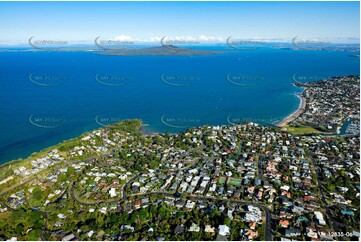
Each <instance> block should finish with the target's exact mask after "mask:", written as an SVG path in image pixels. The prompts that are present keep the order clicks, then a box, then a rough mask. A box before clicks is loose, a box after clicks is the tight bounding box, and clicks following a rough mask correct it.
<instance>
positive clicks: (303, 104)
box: [277, 94, 307, 127]
mask: <svg viewBox="0 0 361 242" xmlns="http://www.w3.org/2000/svg"><path fill="white" fill-rule="evenodd" d="M295 96H296V97H298V98H299V99H300V105H299V106H298V108H297V110H296V111H294V112H293V113H291V114H290V115H288V116H287V117H286V118H284V119H283V120H282V121H281V122H279V123H278V124H277V126H278V127H284V126H286V125H287V124H288V123H289V122H291V121H293V120H295V119H296V118H297V117H298V116H299V115H300V114H301V113H302V112H303V111H304V110H305V108H306V104H307V103H306V98H304V97H303V96H302V94H295Z"/></svg>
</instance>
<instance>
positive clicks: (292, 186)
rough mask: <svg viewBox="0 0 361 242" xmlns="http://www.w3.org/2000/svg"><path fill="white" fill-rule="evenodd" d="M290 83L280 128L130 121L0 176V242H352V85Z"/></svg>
mask: <svg viewBox="0 0 361 242" xmlns="http://www.w3.org/2000/svg"><path fill="white" fill-rule="evenodd" d="M295 84H296V85H298V86H302V87H303V88H304V91H303V93H302V94H301V95H302V98H303V101H304V102H305V105H304V108H303V109H302V110H301V111H300V112H299V113H297V114H295V115H293V117H292V119H288V120H287V122H285V123H284V124H283V125H282V126H280V127H277V126H267V125H259V124H256V123H252V122H247V123H242V124H237V125H231V126H225V125H222V126H202V127H194V128H190V129H188V130H186V131H183V132H181V133H178V134H168V133H164V134H144V132H142V131H143V130H142V122H141V121H140V120H126V121H122V122H120V123H116V124H112V125H109V126H106V127H104V128H100V129H97V130H93V131H90V132H87V133H84V134H83V135H81V136H80V137H78V138H75V139H71V140H67V141H64V142H63V143H60V144H58V145H56V146H54V147H49V148H47V149H45V150H43V151H41V152H38V153H34V154H32V155H31V156H30V157H28V158H26V159H20V160H16V161H13V162H10V163H7V164H4V165H2V166H0V240H12V241H16V240H63V241H70V240H153V241H165V240H191V241H194V240H196V241H199V240H218V241H227V240H229V241H232V240H268V241H271V240H308V241H309V240H323V241H324V240H359V239H360V220H359V217H360V136H359V132H360V110H359V107H360V77H359V76H341V77H333V78H329V79H327V80H321V81H318V82H313V83H295Z"/></svg>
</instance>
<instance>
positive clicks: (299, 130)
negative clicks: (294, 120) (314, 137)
mask: <svg viewBox="0 0 361 242" xmlns="http://www.w3.org/2000/svg"><path fill="white" fill-rule="evenodd" d="M286 128H287V131H288V132H290V133H291V134H295V135H302V134H312V133H321V131H319V130H317V129H314V128H312V127H309V126H303V127H290V126H287V127H286Z"/></svg>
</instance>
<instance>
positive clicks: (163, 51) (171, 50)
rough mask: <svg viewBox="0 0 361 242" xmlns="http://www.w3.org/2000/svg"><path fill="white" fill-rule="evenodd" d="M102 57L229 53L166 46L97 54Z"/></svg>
mask: <svg viewBox="0 0 361 242" xmlns="http://www.w3.org/2000/svg"><path fill="white" fill-rule="evenodd" d="M97 53H98V54H102V55H119V56H199V55H216V54H225V53H229V52H228V51H221V50H197V49H190V48H182V47H177V46H174V45H164V46H157V47H147V48H140V49H114V50H109V49H108V50H104V51H100V52H97Z"/></svg>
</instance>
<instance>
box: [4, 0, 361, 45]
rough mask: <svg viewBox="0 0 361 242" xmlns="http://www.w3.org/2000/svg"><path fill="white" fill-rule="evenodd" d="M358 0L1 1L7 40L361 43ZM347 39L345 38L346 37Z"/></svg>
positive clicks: (15, 42)
mask: <svg viewBox="0 0 361 242" xmlns="http://www.w3.org/2000/svg"><path fill="white" fill-rule="evenodd" d="M359 8H360V3H359V2H0V45H6V44H26V43H27V42H28V39H29V38H30V37H32V36H34V38H36V39H38V40H57V41H69V42H76V43H87V42H93V41H94V39H95V38H96V37H97V36H101V37H102V38H104V39H112V40H134V41H143V42H147V41H159V39H160V38H162V37H164V36H167V37H168V38H173V39H185V40H193V39H198V40H202V41H216V42H217V41H224V39H226V38H227V37H229V36H232V37H233V38H245V39H266V40H267V39H271V40H279V41H291V40H292V38H294V37H295V36H298V38H302V39H324V38H327V39H333V40H334V39H338V40H340V39H342V40H345V42H347V41H355V40H356V42H359V37H360V12H359ZM341 42H342V41H341Z"/></svg>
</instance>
